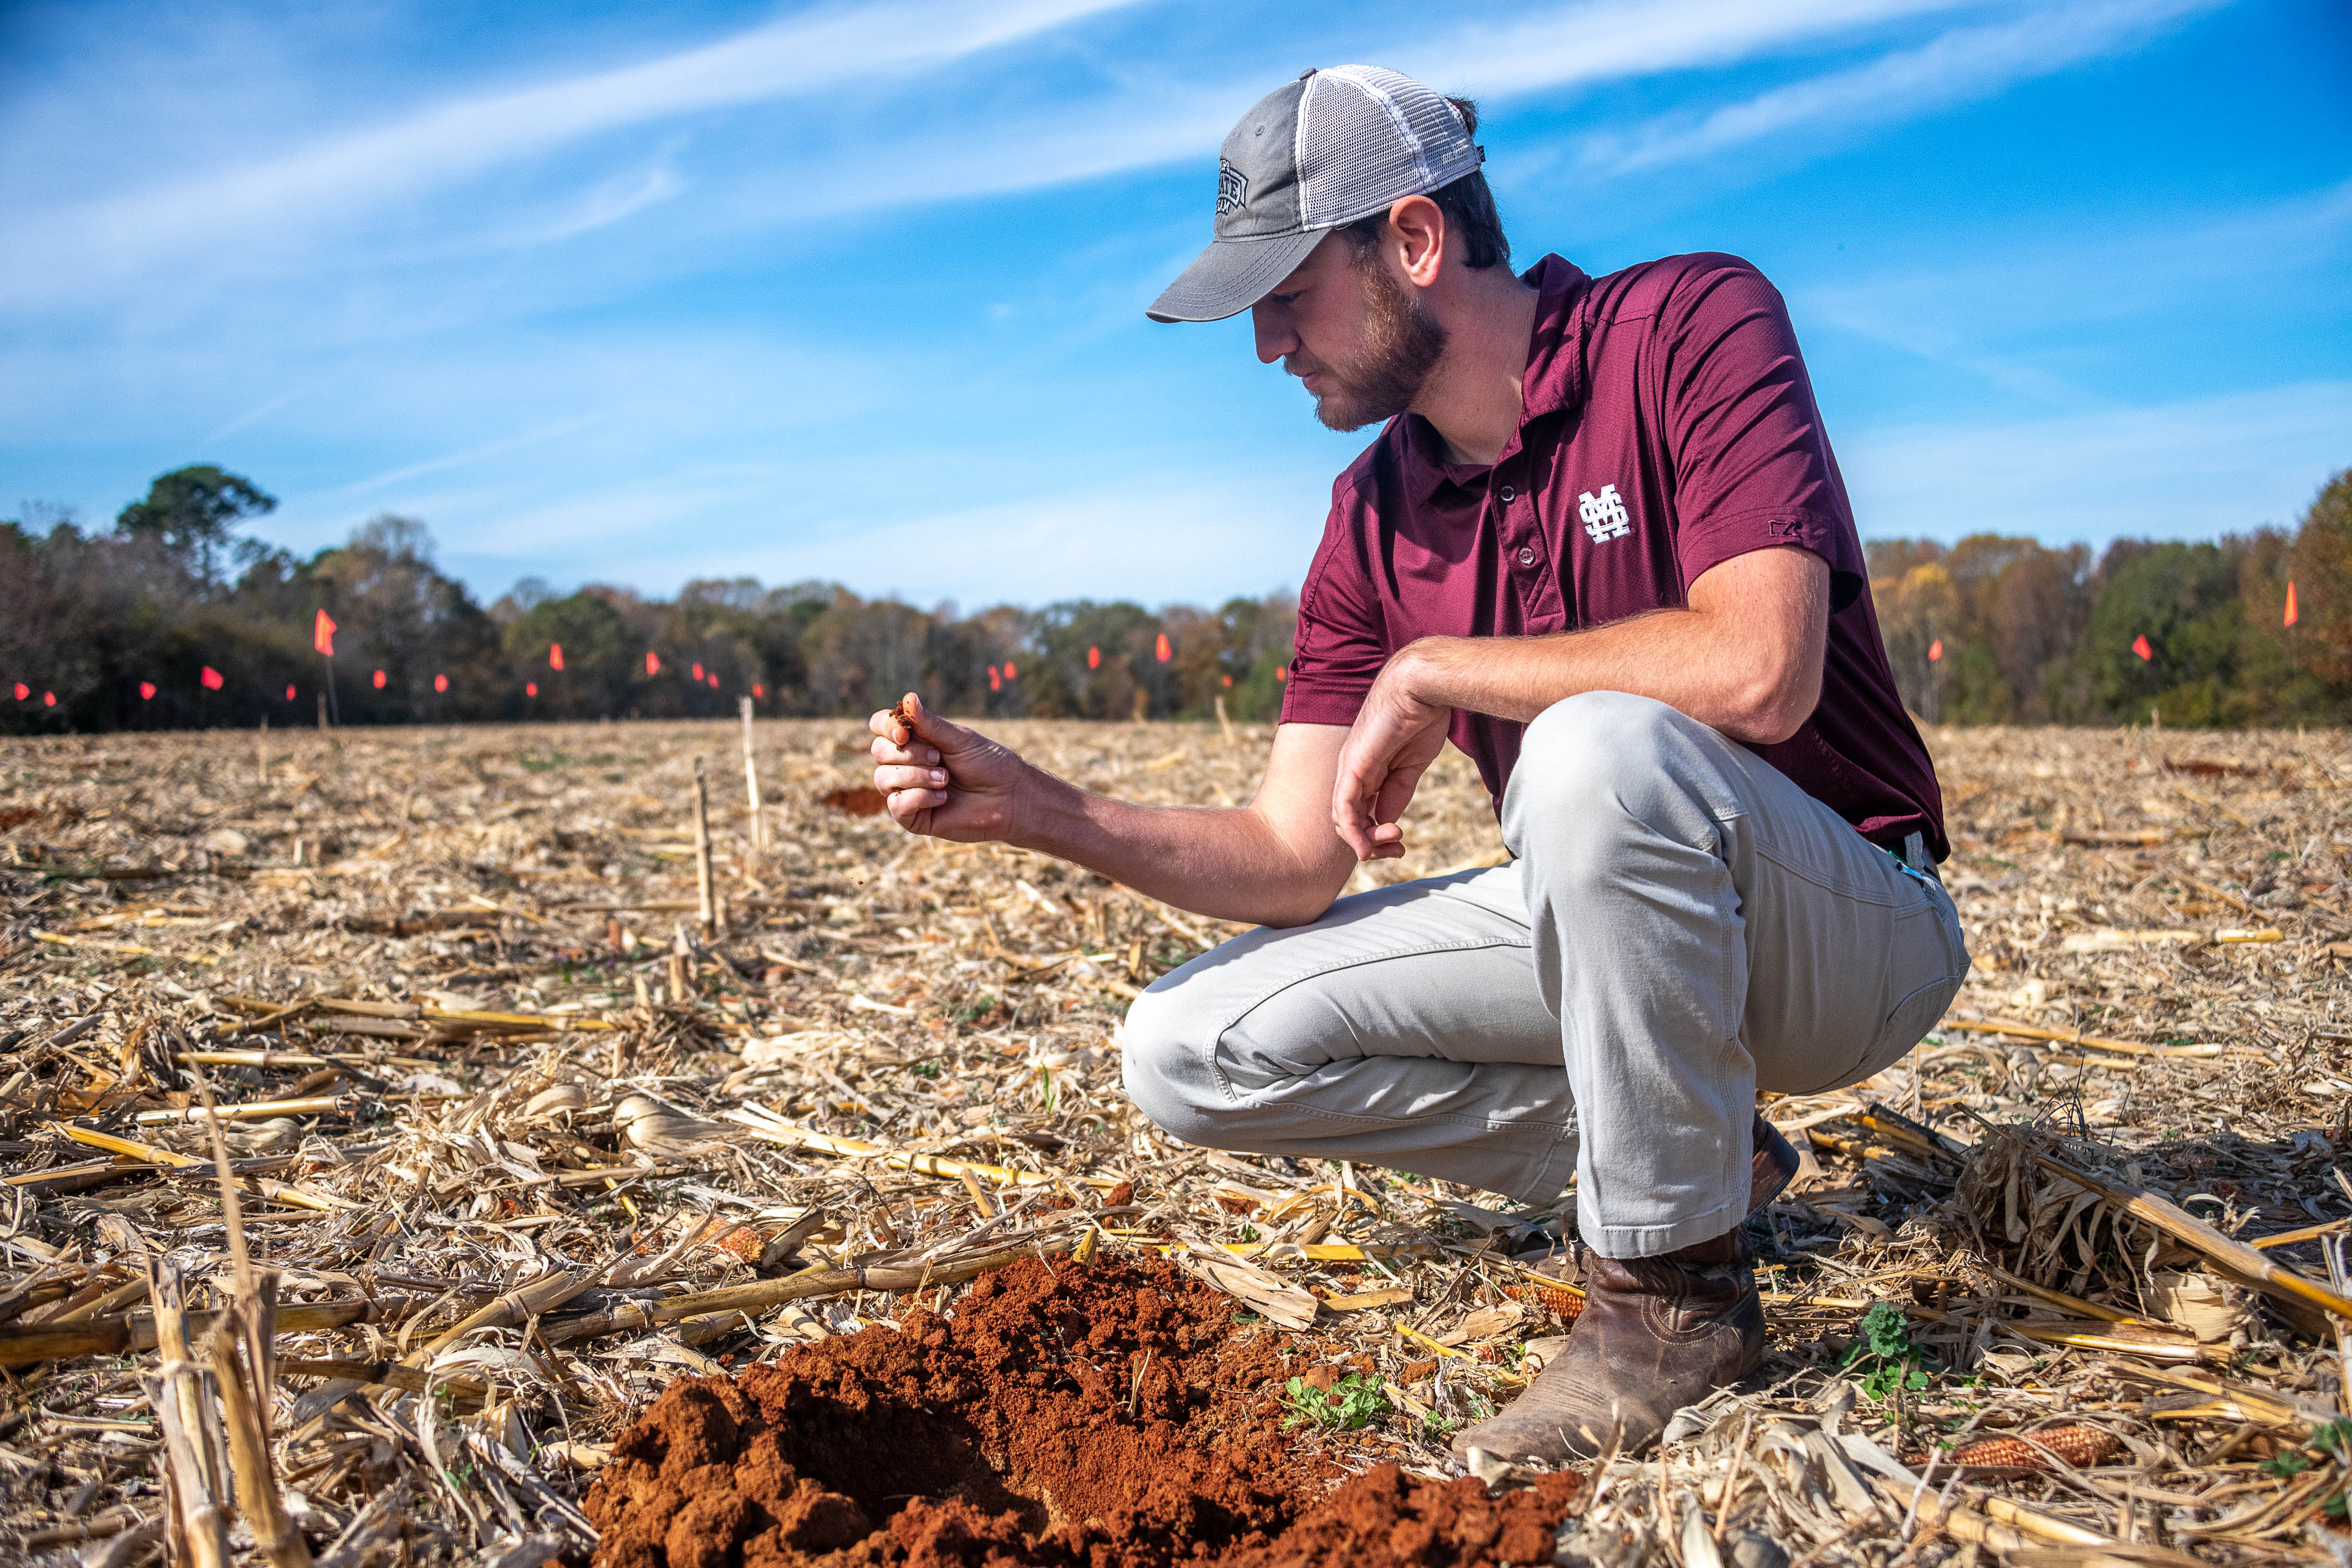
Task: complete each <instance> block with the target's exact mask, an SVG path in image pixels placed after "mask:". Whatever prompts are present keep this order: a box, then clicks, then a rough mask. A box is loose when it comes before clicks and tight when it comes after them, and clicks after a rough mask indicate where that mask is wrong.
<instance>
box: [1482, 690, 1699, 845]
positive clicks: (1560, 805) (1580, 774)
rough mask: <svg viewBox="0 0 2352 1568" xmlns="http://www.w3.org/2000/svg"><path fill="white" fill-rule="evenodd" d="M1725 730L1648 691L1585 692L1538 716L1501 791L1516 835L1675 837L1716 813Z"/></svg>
mask: <svg viewBox="0 0 2352 1568" xmlns="http://www.w3.org/2000/svg"><path fill="white" fill-rule="evenodd" d="M1724 744H1726V742H1724V741H1723V740H1722V738H1721V737H1720V736H1718V735H1717V734H1716V733H1715V732H1714V731H1711V730H1709V729H1707V728H1706V726H1705V725H1703V724H1700V723H1699V722H1698V721H1696V720H1694V719H1692V718H1690V717H1688V716H1687V715H1685V714H1684V713H1682V712H1680V711H1678V710H1675V709H1674V708H1670V707H1668V706H1667V705H1666V704H1665V703H1663V702H1660V701H1657V700H1654V699H1652V698H1647V697H1636V696H1634V695H1633V694H1632V693H1630V692H1623V691H1587V692H1581V693H1580V694H1578V695H1577V696H1574V697H1570V698H1566V699H1563V700H1560V701H1559V702H1555V703H1553V704H1552V705H1551V706H1550V707H1549V708H1547V709H1545V710H1543V711H1542V712H1541V713H1538V715H1536V717H1535V719H1534V720H1533V721H1530V722H1529V723H1528V728H1527V733H1526V736H1525V738H1524V739H1523V741H1522V742H1521V743H1520V747H1519V759H1518V762H1517V765H1516V766H1515V767H1514V768H1513V769H1512V772H1511V782H1510V785H1509V788H1508V789H1507V791H1506V792H1505V795H1504V825H1505V827H1506V828H1507V830H1508V831H1509V832H1510V834H1511V835H1512V839H1513V842H1514V843H1515V844H1516V843H1517V842H1518V841H1519V839H1520V837H1521V836H1525V835H1542V836H1544V837H1547V838H1550V839H1555V840H1562V841H1566V842H1590V843H1592V844H1595V845H1599V844H1601V843H1605V842H1607V841H1608V840H1610V839H1611V838H1612V837H1614V836H1616V835H1619V834H1621V833H1622V832H1623V831H1624V830H1625V829H1626V828H1627V827H1629V826H1649V827H1653V828H1668V829H1669V830H1670V831H1673V832H1674V833H1675V837H1684V836H1685V833H1686V832H1687V831H1688V830H1690V829H1692V828H1696V827H1697V826H1699V825H1700V824H1703V823H1706V821H1707V820H1708V819H1709V818H1712V817H1714V816H1718V815H1720V808H1721V806H1722V805H1723V804H1724V803H1723V801H1722V800H1719V799H1718V798H1717V797H1719V796H1725V795H1726V794H1727V792H1726V791H1725V790H1724V789H1723V787H1722V783H1721V773H1722V766H1721V763H1720V760H1719V759H1718V758H1717V757H1716V756H1715V755H1714V752H1715V751H1716V750H1717V748H1719V747H1721V746H1722V745H1724Z"/></svg>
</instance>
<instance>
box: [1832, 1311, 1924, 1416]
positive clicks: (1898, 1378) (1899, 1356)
mask: <svg viewBox="0 0 2352 1568" xmlns="http://www.w3.org/2000/svg"><path fill="white" fill-rule="evenodd" d="M1861 1328H1862V1336H1861V1337H1860V1338H1859V1339H1857V1340H1855V1341H1854V1342H1853V1346H1852V1347H1851V1348H1850V1349H1848V1350H1847V1352H1845V1364H1846V1365H1847V1366H1849V1367H1858V1368H1860V1370H1861V1375H1860V1377H1859V1378H1858V1379H1857V1381H1858V1382H1859V1383H1860V1384H1861V1386H1862V1392H1863V1393H1864V1394H1865V1395H1867V1396H1868V1397H1869V1398H1870V1399H1871V1400H1872V1402H1873V1403H1875V1404H1881V1405H1883V1404H1885V1402H1886V1401H1887V1400H1890V1399H1892V1398H1894V1397H1895V1394H1898V1393H1900V1392H1902V1391H1903V1390H1905V1389H1911V1390H1914V1391H1916V1390H1918V1389H1922V1388H1925V1387H1927V1373H1926V1372H1925V1371H1923V1370H1922V1369H1921V1368H1920V1365H1919V1347H1918V1346H1916V1345H1915V1344H1913V1343H1912V1342H1911V1323H1910V1321H1909V1320H1908V1319H1906V1318H1905V1317H1904V1315H1903V1309H1902V1308H1900V1307H1898V1306H1896V1305H1895V1304H1894V1303H1893V1302H1892V1301H1880V1302H1878V1303H1876V1304H1875V1305H1874V1306H1873V1307H1872V1308H1871V1309H1870V1310H1868V1311H1867V1312H1864V1314H1863V1315H1862V1324H1861Z"/></svg>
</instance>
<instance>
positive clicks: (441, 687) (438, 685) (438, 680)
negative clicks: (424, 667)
mask: <svg viewBox="0 0 2352 1568" xmlns="http://www.w3.org/2000/svg"><path fill="white" fill-rule="evenodd" d="M433 689H434V690H436V691H446V690H448V689H449V678H448V677H447V676H446V675H436V676H435V677H434V678H433Z"/></svg>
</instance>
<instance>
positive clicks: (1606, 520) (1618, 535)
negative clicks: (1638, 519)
mask: <svg viewBox="0 0 2352 1568" xmlns="http://www.w3.org/2000/svg"><path fill="white" fill-rule="evenodd" d="M1576 515H1577V516H1579V517H1580V518H1582V519H1583V520H1584V531H1585V532H1586V533H1587V534H1589V535H1590V536H1591V540H1592V542H1593V543H1595V544H1599V543H1601V542H1604V541H1606V540H1611V539H1622V538H1623V537H1624V536H1625V531H1626V530H1628V529H1630V528H1632V527H1633V519H1632V518H1630V517H1628V516H1626V515H1625V498H1624V497H1622V496H1621V495H1619V494H1618V493H1617V487H1616V486H1615V485H1603V486H1601V493H1600V494H1599V495H1594V494H1593V493H1592V492H1591V490H1586V491H1585V492H1584V493H1583V494H1581V495H1580V496H1578V497H1577V498H1576Z"/></svg>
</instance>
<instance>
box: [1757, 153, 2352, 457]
mask: <svg viewBox="0 0 2352 1568" xmlns="http://www.w3.org/2000/svg"><path fill="white" fill-rule="evenodd" d="M2347 260H2352V180H2347V181H2344V182H2341V183H2339V184H2333V185H2327V186H2324V187H2322V188H2320V189H2318V190H2316V191H2305V192H2300V193H2297V194H2295V195H2291V196H2285V197H2281V198H2277V199H2274V200H2269V201H2262V202H2253V203H2249V204H2247V205H2243V206H2241V207H2238V208H2236V209H2234V210H2230V211H2224V212H2220V213H2213V212H2203V213H2187V214H2179V215H2175V216H2171V217H2169V218H2168V219H2166V220H2164V221H2162V222H2160V223H2159V222H2156V221H2153V220H2151V219H2147V218H2144V219H2142V220H2141V221H2140V222H2139V223H2137V224H2133V225H2131V226H2112V225H2109V224H2105V223H2102V224H2101V225H2100V226H2096V227H2095V228H2092V229H2090V230H2089V231H2087V232H2084V231H2080V230H2077V229H2074V228H2069V229H2067V230H2065V231H2063V232H2054V233H2053V232H2051V231H2050V230H2049V229H2048V227H2047V226H2046V225H2042V226H2037V227H2036V228H2035V229H2033V230H2032V231H2030V232H2027V233H2025V234H2022V235H2021V236H2017V237H2010V236H1990V237H1981V238H1980V239H1979V242H1978V243H1977V244H1976V245H1975V246H1974V247H1972V248H1971V252H1970V258H1969V260H1967V261H1965V262H1958V263H1948V262H1945V263H1939V264H1937V265H1936V266H1933V267H1927V268H1913V269H1906V270H1905V271H1903V272H1900V273H1895V274H1892V275H1885V276H1879V277H1867V278H1860V279H1840V280H1838V281H1834V282H1816V283H1813V284H1811V285H1809V286H1806V287H1804V288H1802V289H1796V290H1794V291H1792V295H1791V304H1792V308H1793V310H1795V312H1796V314H1797V315H1798V317H1799V319H1800V320H1801V321H1803V322H1805V323H1806V325H1807V326H1808V328H1809V329H1810V328H1811V326H1813V325H1815V324H1819V325H1825V326H1831V327H1834V328H1838V329H1841V330H1843V331H1850V332H1855V333H1858V334H1860V335H1862V336H1864V337H1866V338H1868V339H1870V340H1871V341H1873V342H1878V343H1883V344H1885V345H1887V346H1888V347H1891V348H1895V349H1898V350H1900V351H1902V352H1903V353H1906V354H1911V355H1916V357H1918V358H1920V359H1924V360H1929V361H1932V362H1934V363H1938V364H1945V365H1949V366H1952V367H1953V368H1955V369H1958V370H1965V371H1968V372H1969V373H1970V374H1974V375H1978V376H1980V377H1982V378H1983V379H1984V380H1986V381H1988V382H1990V383H1991V384H1993V385H1995V386H1998V387H2000V388H2001V389H2003V390H2004V391H2007V392H2011V393H2015V394H2017V395H2021V396H2023V397H2026V398H2029V399H2032V400H2033V401H2035V402H2041V403H2046V404H2049V405H2053V406H2055V407H2062V408H2072V409H2074V410H2076V411H2087V410H2088V409H2089V408H2090V407H2092V406H2093V405H2096V404H2098V403H2099V401H2100V400H2099V399H2098V397H2097V395H2095V393H2094V392H2093V391H2091V390H2090V389H2089V388H2088V387H2086V386H2085V385H2084V383H2083V381H2082V379H2081V377H2080V375H2079V374H2059V373H2057V372H2055V371H2053V370H2052V369H2050V368H2047V366H2046V365H2045V364H2044V363H2037V361H2048V360H2052V359H2054V358H2055V357H2056V354H2057V353H2058V352H2060V351H2061V350H2062V349H2071V347H2072V338H2071V337H2070V335H2076V334H2079V333H2080V332H2081V331H2084V329H2086V328H2092V327H2095V326H2098V325H2101V324H2104V323H2109V322H2114V321H2124V320H2128V319H2131V318H2133V317H2151V316H2158V315H2164V314H2177V313H2178V312H2180V311H2183V310H2196V311H2198V312H2199V313H2200V315H2202V316H2204V317H2207V318H2209V319H2210V317H2211V316H2212V315H2213V313H2214V312H2215V311H2216V310H2220V309H2225V308H2228V307H2229V305H2230V304H2231V302H2233V301H2245V300H2249V299H2250V298H2253V297H2255V295H2254V292H2253V291H2254V290H2256V289H2260V288H2262V287H2263V285H2262V283H2260V282H2258V281H2257V280H2264V279H2266V280H2269V282H2271V283H2272V284H2275V283H2276V281H2277V280H2278V279H2283V278H2284V277H2287V276H2289V275H2292V274H2294V273H2298V272H2311V271H2314V270H2315V269H2333V268H2340V267H2341V266H2342V265H2343V264H2344V263H2345V262H2346V261H2347ZM2323 275H2324V273H2323ZM2094 280H2095V284H2094ZM2216 290H2219V291H2220V292H2219V295H2218V296H2217V293H2216ZM2080 368H2081V367H2080V366H2079V362H2078V363H2077V366H2076V369H2077V370H2078V371H2079V369H2080Z"/></svg>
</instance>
